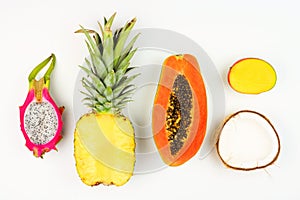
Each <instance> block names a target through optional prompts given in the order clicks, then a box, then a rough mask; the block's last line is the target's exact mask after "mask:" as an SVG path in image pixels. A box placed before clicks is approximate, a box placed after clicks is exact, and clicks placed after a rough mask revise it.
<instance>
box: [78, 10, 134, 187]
mask: <svg viewBox="0 0 300 200" xmlns="http://www.w3.org/2000/svg"><path fill="white" fill-rule="evenodd" d="M114 18H115V14H114V15H112V16H111V17H110V18H109V19H108V20H107V19H106V18H104V26H102V25H101V24H100V23H99V26H100V30H101V36H102V37H100V34H98V33H97V32H96V31H93V30H87V29H85V28H83V27H81V29H80V30H78V31H76V32H77V33H84V34H85V36H86V39H87V40H86V44H87V47H88V50H89V54H90V59H88V58H86V59H85V65H86V66H80V68H81V69H82V70H83V71H84V72H86V74H87V76H86V77H83V78H82V85H83V87H84V88H85V89H86V91H85V92H84V91H81V92H82V93H83V94H84V95H85V96H86V97H85V98H84V99H83V100H84V102H85V105H87V106H88V107H90V108H91V109H92V111H91V112H90V113H86V114H84V115H83V116H81V118H80V119H79V120H78V121H77V124H76V129H75V133H74V157H75V160H76V169H77V172H78V174H79V176H80V178H81V180H82V181H83V183H85V184H87V185H89V186H95V185H98V184H104V185H112V184H113V185H117V186H121V185H123V184H125V183H126V182H127V181H128V180H129V179H130V177H131V176H132V174H133V170H134V164H135V140H134V129H133V126H132V124H131V122H130V120H129V119H128V118H127V117H125V116H123V115H122V114H121V110H122V108H124V106H125V105H126V103H127V102H129V101H130V100H131V95H132V93H133V92H134V90H135V86H134V85H133V84H130V82H131V81H132V80H133V79H134V78H135V77H136V76H137V75H133V76H128V75H127V72H128V71H130V70H131V69H133V67H130V60H131V58H132V57H133V55H134V54H135V52H136V50H137V49H136V48H133V45H134V43H135V41H136V39H137V37H138V35H136V36H135V37H133V39H132V40H131V41H130V42H129V43H128V44H126V45H125V43H126V41H127V38H128V35H129V33H130V31H131V29H132V28H133V26H134V24H135V22H136V19H135V18H134V19H133V20H131V21H129V22H128V23H126V24H125V26H124V27H122V28H120V29H118V30H117V31H115V32H114V33H112V31H111V25H112V23H113V20H114ZM91 35H93V37H91Z"/></svg>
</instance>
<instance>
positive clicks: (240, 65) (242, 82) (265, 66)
mask: <svg viewBox="0 0 300 200" xmlns="http://www.w3.org/2000/svg"><path fill="white" fill-rule="evenodd" d="M276 79H277V77H276V72H275V70H274V68H273V67H272V65H270V64H269V63H268V62H266V61H264V60H262V59H259V58H244V59H241V60H239V61H237V62H235V63H234V64H233V65H232V67H231V68H230V70H229V72H228V82H229V85H230V86H231V87H232V88H233V89H234V90H236V91H237V92H240V93H245V94H259V93H262V92H267V91H269V90H271V89H272V88H273V87H274V86H275V84H276Z"/></svg>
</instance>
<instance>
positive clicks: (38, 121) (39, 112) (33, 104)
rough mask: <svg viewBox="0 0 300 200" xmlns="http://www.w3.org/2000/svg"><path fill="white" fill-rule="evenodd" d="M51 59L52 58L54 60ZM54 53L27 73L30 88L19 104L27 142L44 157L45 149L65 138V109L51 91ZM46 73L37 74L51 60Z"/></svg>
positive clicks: (35, 151)
mask: <svg viewBox="0 0 300 200" xmlns="http://www.w3.org/2000/svg"><path fill="white" fill-rule="evenodd" d="M51 60H52V61H51ZM55 60H56V58H55V55H54V54H51V56H49V57H48V58H47V59H45V60H44V61H43V62H41V63H40V64H39V65H38V66H36V67H35V68H34V69H33V70H32V72H31V73H30V74H29V76H28V81H29V92H28V95H27V98H26V100H25V102H24V104H23V106H21V107H20V120H21V130H22V132H23V135H24V137H25V140H26V146H27V147H28V149H29V150H30V151H33V155H34V156H36V157H42V156H43V154H44V153H46V152H48V151H50V150H52V149H54V150H57V149H56V147H55V145H56V144H57V143H58V142H59V141H60V139H61V138H62V135H61V130H62V125H63V122H62V112H63V110H64V107H60V108H58V107H57V105H56V104H55V102H54V101H53V99H52V98H51V96H50V94H49V86H50V75H51V72H52V71H53V69H54V66H55ZM50 61H51V63H50V65H49V68H48V70H47V71H46V73H45V75H44V77H42V78H41V79H40V80H38V81H37V80H36V76H37V74H38V73H39V72H40V71H41V70H42V69H43V68H44V67H45V66H46V65H47V64H48V63H49V62H50Z"/></svg>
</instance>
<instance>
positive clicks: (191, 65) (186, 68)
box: [152, 54, 207, 166]
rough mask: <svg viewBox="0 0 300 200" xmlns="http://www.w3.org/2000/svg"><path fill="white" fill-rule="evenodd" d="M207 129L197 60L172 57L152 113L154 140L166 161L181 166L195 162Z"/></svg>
mask: <svg viewBox="0 0 300 200" xmlns="http://www.w3.org/2000/svg"><path fill="white" fill-rule="evenodd" d="M206 126H207V96H206V89H205V84H204V81H203V78H202V76H201V73H200V67H199V65H198V62H197V60H196V58H195V57H194V56H192V55H189V54H184V55H173V56H170V57H168V58H167V59H166V60H165V61H164V63H163V66H162V71H161V75H160V80H159V84H158V87H157V91H156V95H155V99H154V106H153V111H152V129H153V137H154V141H155V144H156V147H157V149H158V151H159V153H160V156H161V158H162V160H163V161H164V162H165V163H166V164H167V165H169V166H179V165H182V164H183V163H185V162H186V161H188V160H189V159H191V158H192V157H193V156H194V155H195V154H196V153H197V152H198V150H199V148H200V146H201V144H202V142H203V140H204V137H205V133H206Z"/></svg>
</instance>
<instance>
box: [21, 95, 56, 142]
mask: <svg viewBox="0 0 300 200" xmlns="http://www.w3.org/2000/svg"><path fill="white" fill-rule="evenodd" d="M57 119H58V118H57V113H56V111H55V109H54V108H53V106H52V105H51V104H50V103H49V102H48V101H44V102H35V101H33V102H31V103H30V104H29V105H28V107H27V108H26V111H25V117H24V127H25V131H26V133H27V135H28V137H29V139H30V141H31V142H32V143H34V144H37V145H43V144H46V143H48V142H50V141H51V140H52V139H53V138H54V136H55V133H56V131H57V129H58V120H57Z"/></svg>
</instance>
